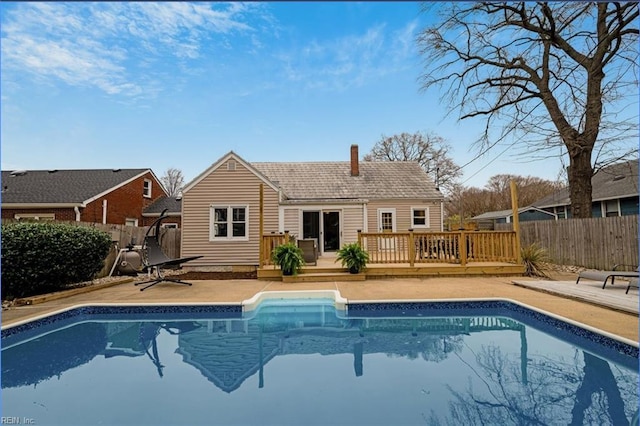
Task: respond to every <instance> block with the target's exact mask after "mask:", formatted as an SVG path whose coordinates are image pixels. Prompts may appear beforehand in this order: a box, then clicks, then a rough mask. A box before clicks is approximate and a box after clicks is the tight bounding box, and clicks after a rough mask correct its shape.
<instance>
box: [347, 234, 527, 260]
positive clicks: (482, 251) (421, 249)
mask: <svg viewBox="0 0 640 426" xmlns="http://www.w3.org/2000/svg"><path fill="white" fill-rule="evenodd" d="M461 242H463V243H462V244H461ZM358 243H359V244H360V245H361V246H362V247H363V248H364V249H365V250H366V251H367V252H368V253H369V263H408V264H409V265H410V266H414V265H415V264H416V263H418V264H420V263H456V264H461V265H463V266H464V265H466V264H467V262H470V261H472V262H517V261H518V256H517V252H516V233H515V232H514V231H453V232H414V231H411V230H410V231H407V232H358Z"/></svg>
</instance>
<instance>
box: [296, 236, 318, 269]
mask: <svg viewBox="0 0 640 426" xmlns="http://www.w3.org/2000/svg"><path fill="white" fill-rule="evenodd" d="M298 247H299V248H300V249H301V250H302V257H303V258H304V263H305V264H307V265H309V264H311V263H313V264H314V265H317V264H318V244H316V240H315V239H306V240H298Z"/></svg>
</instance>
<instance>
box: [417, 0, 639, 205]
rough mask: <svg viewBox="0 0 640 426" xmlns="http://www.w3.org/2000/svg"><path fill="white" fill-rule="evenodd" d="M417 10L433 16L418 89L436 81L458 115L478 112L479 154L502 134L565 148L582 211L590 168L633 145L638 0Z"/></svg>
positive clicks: (542, 150) (535, 149)
mask: <svg viewBox="0 0 640 426" xmlns="http://www.w3.org/2000/svg"><path fill="white" fill-rule="evenodd" d="M425 9H429V11H430V12H436V13H440V18H441V19H438V20H436V21H437V22H438V23H437V24H435V25H434V26H432V27H429V28H426V29H425V30H424V31H423V32H422V33H421V34H420V35H419V36H418V44H419V46H420V51H421V54H422V55H423V57H424V59H425V66H426V67H425V73H424V75H423V77H422V88H423V89H424V90H426V89H429V88H431V87H432V86H437V87H441V88H443V89H444V92H443V93H444V98H445V99H446V100H448V101H449V102H450V103H449V105H450V112H452V111H458V112H459V113H460V119H461V120H463V119H466V118H470V117H485V118H486V122H485V123H486V126H485V129H484V132H483V135H482V137H481V138H480V140H479V142H480V143H481V147H482V149H483V151H485V152H486V150H487V149H490V147H492V146H494V145H496V144H497V143H499V142H500V141H502V140H503V139H504V138H505V137H506V136H507V135H510V136H512V137H513V139H514V140H515V141H516V142H514V144H516V143H518V142H522V143H524V145H526V147H527V148H526V150H525V152H527V154H528V155H539V156H541V158H544V157H545V156H549V155H550V152H556V153H557V152H558V146H560V147H562V150H561V151H560V152H561V155H565V150H566V155H568V157H569V167H568V180H569V186H570V194H571V209H572V213H573V216H574V217H590V216H591V202H592V196H591V194H592V188H591V177H592V176H593V174H594V168H595V167H599V166H600V165H603V164H599V163H601V162H602V161H603V160H605V159H608V160H610V161H615V160H619V159H621V158H625V157H630V156H631V155H633V154H635V155H637V152H638V150H637V140H634V139H635V138H636V135H637V131H638V115H637V110H638V107H637V101H638V81H637V69H638V45H637V40H638V32H639V31H638V5H637V4H636V3H633V2H618V3H609V2H602V3H601V2H589V3H582V2H562V3H554V2H550V3H542V2H539V3H528V2H518V3H514V2H504V3H496V2H477V3H458V2H447V3H439V4H435V5H427V6H425ZM433 9H436V10H435V11H434V10H433ZM625 100H629V105H625V103H624V102H625ZM630 110H632V111H633V113H630V112H629V111H630ZM495 128H499V129H501V130H500V134H499V135H497V137H496V138H494V135H492V134H491V133H492V132H493V131H494V129H495ZM629 141H633V146H630V145H629ZM616 142H619V143H620V144H621V145H622V148H620V146H618V145H617V144H616ZM556 155H557V154H556ZM592 157H595V158H592ZM592 160H593V161H594V165H593V166H592Z"/></svg>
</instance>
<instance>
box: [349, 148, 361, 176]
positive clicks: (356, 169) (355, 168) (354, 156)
mask: <svg viewBox="0 0 640 426" xmlns="http://www.w3.org/2000/svg"><path fill="white" fill-rule="evenodd" d="M351 176H360V164H359V163H358V145H356V144H353V145H351Z"/></svg>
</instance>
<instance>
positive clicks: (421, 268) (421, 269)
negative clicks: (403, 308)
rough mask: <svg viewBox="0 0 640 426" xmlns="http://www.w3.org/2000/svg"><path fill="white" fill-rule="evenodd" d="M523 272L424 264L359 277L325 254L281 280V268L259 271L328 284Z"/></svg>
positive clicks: (383, 267) (377, 267)
mask: <svg viewBox="0 0 640 426" xmlns="http://www.w3.org/2000/svg"><path fill="white" fill-rule="evenodd" d="M523 273H524V267H523V265H521V264H516V263H508V262H467V264H466V265H460V264H456V263H445V262H442V263H423V264H414V265H413V266H410V265H409V264H408V263H372V264H369V265H367V267H366V268H365V270H364V271H363V272H362V273H360V274H349V272H348V271H347V270H346V269H345V268H343V267H342V266H341V265H340V262H336V259H335V255H331V254H326V255H324V256H321V257H320V258H318V264H317V265H305V266H304V267H303V268H302V271H301V273H300V274H298V275H297V276H293V277H284V279H283V277H282V273H281V272H280V269H279V268H277V267H275V266H274V265H267V266H264V267H262V268H259V269H258V279H260V280H269V281H279V280H283V281H285V282H326V281H362V280H365V279H376V278H392V277H398V278H400V277H405V278H409V277H450V276H473V275H481V276H501V275H504V276H513V275H521V274H523Z"/></svg>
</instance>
